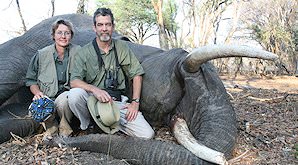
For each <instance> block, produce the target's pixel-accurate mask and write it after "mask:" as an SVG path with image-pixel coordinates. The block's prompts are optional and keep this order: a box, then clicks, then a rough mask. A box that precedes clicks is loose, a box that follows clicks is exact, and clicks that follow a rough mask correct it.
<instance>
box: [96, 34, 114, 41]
mask: <svg viewBox="0 0 298 165" xmlns="http://www.w3.org/2000/svg"><path fill="white" fill-rule="evenodd" d="M97 36H98V38H99V40H100V41H102V42H108V41H110V39H111V36H110V34H107V33H97Z"/></svg>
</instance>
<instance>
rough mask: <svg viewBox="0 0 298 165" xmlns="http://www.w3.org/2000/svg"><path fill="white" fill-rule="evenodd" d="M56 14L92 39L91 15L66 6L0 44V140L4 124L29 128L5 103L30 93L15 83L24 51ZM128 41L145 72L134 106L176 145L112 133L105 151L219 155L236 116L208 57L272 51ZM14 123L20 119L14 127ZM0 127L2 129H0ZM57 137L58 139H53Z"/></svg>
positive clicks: (162, 160)
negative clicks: (69, 11) (168, 46)
mask: <svg viewBox="0 0 298 165" xmlns="http://www.w3.org/2000/svg"><path fill="white" fill-rule="evenodd" d="M58 17H59V18H61V17H63V18H66V19H68V20H70V21H72V22H73V24H74V26H75V36H74V40H73V42H74V43H76V44H80V45H84V44H86V43H87V42H89V41H91V40H92V39H93V37H94V32H93V31H92V27H91V25H92V18H91V17H88V16H84V15H75V14H71V15H63V16H57V17H53V18H50V19H47V20H45V21H42V22H41V23H39V24H38V25H36V26H34V27H33V28H31V29H30V30H29V31H28V32H27V33H25V34H24V35H23V36H21V37H17V38H14V39H12V40H10V41H8V42H6V43H4V44H2V45H0V58H1V60H0V74H1V78H0V102H1V104H3V103H4V102H6V103H5V104H8V103H13V104H11V105H10V106H2V109H1V112H2V114H6V115H1V116H0V128H1V135H0V140H1V142H4V141H7V140H8V139H9V138H10V135H9V133H8V132H13V133H15V134H19V135H21V136H27V135H29V134H30V133H32V131H29V130H34V129H35V125H34V124H32V120H30V119H26V120H25V122H22V123H16V122H14V120H15V119H13V117H11V116H10V117H8V116H9V115H8V114H7V113H5V111H8V109H17V110H16V111H23V112H26V111H27V109H26V108H25V107H26V106H24V107H22V108H20V107H16V106H14V105H16V103H17V102H19V103H24V102H28V100H29V101H30V99H31V98H30V97H29V96H26V97H24V95H25V93H26V92H28V91H26V90H23V89H24V88H23V86H24V76H25V72H26V69H27V66H28V63H29V59H30V58H31V56H32V55H34V53H35V52H36V51H37V50H38V49H40V48H43V47H45V46H47V45H49V44H51V43H52V41H51V37H50V36H49V35H50V33H49V31H48V27H50V25H51V23H52V22H54V21H55V20H56V19H57V18H58ZM115 37H117V36H116V35H115ZM118 38H119V36H118ZM128 44H129V46H130V47H131V49H132V50H133V51H134V53H135V54H136V55H137V57H138V59H139V60H140V62H141V64H142V66H143V67H144V69H145V72H146V74H145V76H144V79H143V87H142V96H141V107H140V108H141V111H142V112H143V114H144V116H145V117H146V118H147V120H148V121H149V122H150V124H151V125H152V126H170V127H171V130H172V132H173V134H174V136H175V137H176V139H177V141H178V142H179V143H180V144H182V146H184V147H182V146H181V145H175V144H172V143H167V142H161V141H157V140H147V141H146V140H142V139H135V138H132V137H125V138H123V137H119V136H116V135H113V136H112V137H111V150H110V151H109V152H110V155H112V156H113V157H115V158H118V159H125V160H128V161H129V160H131V162H133V163H135V164H209V162H213V163H218V164H224V163H226V158H229V157H230V156H231V155H230V154H231V152H232V150H233V147H234V144H235V140H236V135H237V127H236V116H235V112H234V110H233V107H232V106H231V103H230V101H229V97H228V96H227V93H226V90H225V88H224V86H223V84H222V82H221V80H220V78H219V77H218V75H217V73H216V70H215V68H214V67H213V66H212V65H211V64H210V63H209V62H208V61H209V60H211V59H216V58H223V57H252V58H262V59H267V60H272V59H274V58H276V56H275V55H274V54H272V53H269V52H266V51H262V50H256V49H251V48H249V47H245V46H216V45H212V46H206V47H202V48H198V49H195V50H193V51H192V52H191V53H188V52H187V51H185V50H183V49H172V50H169V51H163V50H161V49H158V48H154V47H150V46H144V45H139V44H134V43H131V42H128ZM21 89H22V90H21ZM8 107H10V108H8ZM1 121H5V122H1ZM21 124H22V125H23V127H22V129H19V128H21V127H20V125H21ZM4 128H5V129H4ZM16 128H18V129H16ZM2 130H5V132H4V133H2ZM60 140H61V139H60ZM108 140H109V138H108V136H107V135H88V136H85V137H75V138H68V139H67V140H65V139H63V144H65V145H68V146H78V147H80V148H81V149H83V150H90V151H96V152H107V147H108V146H107V144H109V143H108ZM61 142H62V141H59V139H58V140H57V141H56V143H61Z"/></svg>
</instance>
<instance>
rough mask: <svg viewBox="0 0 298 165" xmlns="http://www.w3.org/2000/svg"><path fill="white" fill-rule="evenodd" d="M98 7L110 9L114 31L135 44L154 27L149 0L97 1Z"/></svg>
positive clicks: (154, 16) (154, 21)
mask: <svg viewBox="0 0 298 165" xmlns="http://www.w3.org/2000/svg"><path fill="white" fill-rule="evenodd" d="M98 6H99V7H108V8H110V9H111V10H112V11H113V13H114V17H115V24H116V30H117V31H118V32H120V33H122V34H123V35H126V36H128V37H129V38H130V39H131V40H133V41H135V42H139V43H142V42H143V41H144V40H145V35H146V33H147V32H148V31H149V30H151V29H152V28H154V27H156V26H155V25H156V15H155V13H154V9H153V6H152V4H151V1H150V0H138V1H134V0H98Z"/></svg>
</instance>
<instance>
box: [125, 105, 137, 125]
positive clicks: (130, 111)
mask: <svg viewBox="0 0 298 165" xmlns="http://www.w3.org/2000/svg"><path fill="white" fill-rule="evenodd" d="M126 108H127V112H126V120H127V121H134V120H135V119H136V118H137V115H138V112H139V103H136V102H132V103H130V104H127V105H126V106H125V107H124V109H126Z"/></svg>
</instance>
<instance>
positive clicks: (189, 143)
mask: <svg viewBox="0 0 298 165" xmlns="http://www.w3.org/2000/svg"><path fill="white" fill-rule="evenodd" d="M175 120H176V121H175V123H174V125H173V133H174V136H175V138H176V139H177V141H178V143H180V144H181V145H183V146H184V147H185V148H186V149H188V150H189V151H190V152H192V153H193V154H194V155H196V156H197V157H199V158H201V159H203V160H206V161H209V162H212V163H216V164H221V165H227V164H228V162H227V160H226V158H225V156H224V154H223V153H221V152H218V151H215V150H213V149H211V148H208V147H206V146H205V145H203V144H199V143H198V141H197V140H196V139H195V138H194V137H193V136H192V134H191V133H190V131H189V129H188V126H187V124H186V121H185V120H184V119H182V118H179V117H177V118H175Z"/></svg>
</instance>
